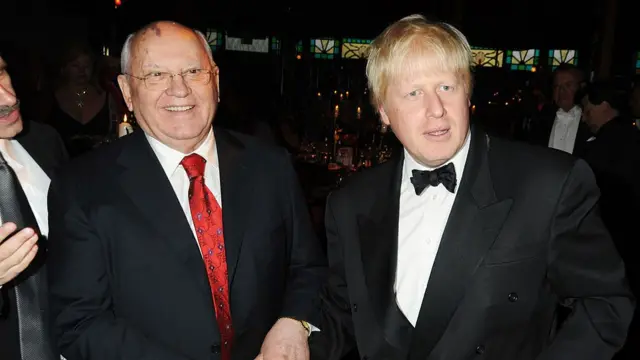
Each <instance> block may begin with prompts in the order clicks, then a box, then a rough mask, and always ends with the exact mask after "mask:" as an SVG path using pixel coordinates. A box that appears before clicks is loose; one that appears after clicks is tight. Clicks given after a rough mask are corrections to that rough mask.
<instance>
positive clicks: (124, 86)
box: [118, 75, 133, 111]
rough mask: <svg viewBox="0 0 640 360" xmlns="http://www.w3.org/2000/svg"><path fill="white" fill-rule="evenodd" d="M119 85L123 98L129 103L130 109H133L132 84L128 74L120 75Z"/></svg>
mask: <svg viewBox="0 0 640 360" xmlns="http://www.w3.org/2000/svg"><path fill="white" fill-rule="evenodd" d="M118 85H119V86H120V90H121V91H122V98H123V99H124V102H125V103H126V104H127V108H128V109H129V111H133V102H132V101H131V85H130V84H129V78H128V77H127V75H118Z"/></svg>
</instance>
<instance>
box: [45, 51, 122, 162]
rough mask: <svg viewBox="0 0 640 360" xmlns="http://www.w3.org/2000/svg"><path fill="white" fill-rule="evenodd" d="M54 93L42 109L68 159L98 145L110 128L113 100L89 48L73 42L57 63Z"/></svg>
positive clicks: (111, 128)
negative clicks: (67, 152) (56, 133)
mask: <svg viewBox="0 0 640 360" xmlns="http://www.w3.org/2000/svg"><path fill="white" fill-rule="evenodd" d="M56 75H57V81H56V83H55V84H54V86H55V87H54V89H53V93H52V94H50V96H49V97H48V98H47V99H46V100H48V101H46V102H45V104H44V105H43V106H46V108H47V109H48V115H47V118H46V122H47V123H48V124H49V125H51V126H53V127H54V128H55V129H56V130H57V131H58V132H59V133H60V135H61V136H62V139H63V140H64V142H65V144H66V146H67V149H68V151H69V154H70V156H71V157H77V156H78V155H82V154H84V153H86V152H88V151H90V150H92V149H93V148H95V147H96V146H97V145H99V144H101V143H102V142H103V141H104V140H105V139H106V138H107V137H108V136H109V135H110V134H111V133H112V132H113V131H115V129H113V126H112V125H113V121H112V120H113V119H112V117H111V115H112V113H114V112H115V108H114V101H112V100H111V96H110V95H109V92H108V91H106V90H105V89H104V88H103V87H102V85H103V84H101V83H100V81H99V80H100V79H99V78H98V66H97V57H96V55H95V54H94V52H93V51H92V50H91V48H90V47H89V46H88V45H85V44H82V43H77V44H76V43H73V44H71V45H69V46H68V47H67V48H66V49H65V50H64V52H63V54H62V57H61V59H60V61H59V71H58V74H56Z"/></svg>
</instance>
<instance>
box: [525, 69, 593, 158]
mask: <svg viewBox="0 0 640 360" xmlns="http://www.w3.org/2000/svg"><path fill="white" fill-rule="evenodd" d="M584 85H585V82H584V75H583V73H582V71H581V70H580V69H578V68H577V67H576V66H574V65H571V64H561V65H560V66H558V67H557V68H556V69H555V70H554V71H553V105H554V106H553V107H552V108H543V109H542V110H541V111H540V113H539V114H537V116H535V117H534V118H532V119H530V120H529V124H528V135H526V137H525V141H527V142H529V143H531V144H535V145H541V146H548V147H550V148H553V149H558V150H561V151H564V152H567V153H569V154H573V155H576V156H580V155H581V154H582V152H583V150H584V148H585V146H586V143H587V140H588V139H589V138H590V137H591V133H590V132H589V129H588V128H587V126H586V125H585V124H584V123H583V122H582V121H581V120H580V119H581V118H582V109H581V108H580V105H579V103H580V99H576V94H577V92H578V91H579V90H580V89H581V88H582V87H584Z"/></svg>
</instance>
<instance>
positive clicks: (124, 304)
mask: <svg viewBox="0 0 640 360" xmlns="http://www.w3.org/2000/svg"><path fill="white" fill-rule="evenodd" d="M214 133H215V141H216V147H217V151H218V160H219V167H220V179H221V191H222V198H223V203H224V208H223V224H224V225H223V226H224V233H225V246H226V256H227V268H228V276H229V284H230V308H231V317H232V322H233V327H234V331H235V337H234V341H233V347H232V359H238V360H240V359H243V360H244V359H253V358H254V357H255V356H257V355H258V353H259V351H260V347H261V345H262V342H263V340H264V338H265V335H266V334H267V332H268V331H269V330H270V328H271V327H272V326H273V324H274V323H275V322H276V320H277V319H278V318H280V317H291V318H295V319H299V320H306V321H308V322H310V323H312V324H315V323H317V320H316V319H315V318H314V317H313V316H314V314H315V313H316V312H317V310H316V309H317V303H316V300H315V299H316V298H317V293H318V290H319V288H320V287H321V285H322V283H323V276H324V274H325V271H326V270H325V267H324V266H325V257H324V255H323V254H322V253H321V250H320V244H319V243H318V241H317V240H316V237H315V234H314V231H313V229H312V227H311V223H310V220H309V217H308V211H307V209H306V204H305V201H304V199H303V197H302V194H301V191H300V188H299V185H298V183H297V180H296V175H295V173H294V170H293V167H292V166H291V163H290V158H289V156H288V154H287V153H286V152H285V151H284V150H281V149H278V148H275V147H270V146H267V145H262V144H260V143H257V142H255V141H254V140H252V139H251V138H249V137H246V136H241V135H239V134H236V133H230V132H225V131H221V130H220V131H218V130H216V131H215V132H214ZM49 206H50V212H49V213H50V216H51V221H50V224H51V235H50V238H51V242H52V246H51V247H50V276H49V284H50V303H51V308H52V313H53V315H54V320H55V328H56V334H57V336H58V344H59V347H60V349H61V350H62V354H63V355H64V356H65V357H66V358H67V360H113V359H136V360H187V359H189V360H203V359H211V360H214V359H219V358H220V351H221V347H220V346H221V345H220V335H219V332H218V326H217V324H216V317H215V309H214V306H213V301H212V297H211V289H210V286H209V282H208V280H207V273H206V270H205V265H204V262H203V259H202V257H201V254H200V251H199V249H198V244H197V241H196V239H195V238H194V236H193V233H192V231H191V229H190V227H189V224H188V221H187V218H186V217H185V214H184V212H183V210H182V208H181V207H180V204H179V201H178V199H177V197H176V195H175V192H174V190H173V188H172V187H171V184H170V182H169V179H168V178H167V176H166V175H165V173H164V171H163V170H162V167H161V165H160V163H159V161H158V159H157V157H156V156H155V154H154V152H153V150H152V149H151V147H150V145H149V143H148V141H147V139H146V137H145V136H144V134H143V132H142V131H138V132H135V133H133V134H132V135H129V136H126V137H124V138H122V139H120V140H119V141H117V142H115V143H113V144H112V145H109V146H106V147H104V148H101V149H98V150H95V151H94V152H92V153H90V154H88V155H87V156H85V157H81V158H79V159H77V160H76V161H74V162H73V163H71V165H70V166H68V167H67V168H65V169H64V170H63V171H62V173H61V175H60V176H59V177H57V178H55V179H54V180H53V182H52V185H51V191H50V192H49ZM301 326H302V325H301Z"/></svg>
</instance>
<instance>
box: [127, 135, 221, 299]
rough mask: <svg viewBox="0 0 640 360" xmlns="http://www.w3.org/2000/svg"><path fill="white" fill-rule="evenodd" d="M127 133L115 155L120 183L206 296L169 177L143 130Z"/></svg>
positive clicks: (191, 238)
mask: <svg viewBox="0 0 640 360" xmlns="http://www.w3.org/2000/svg"><path fill="white" fill-rule="evenodd" d="M129 137H130V138H125V139H122V140H121V141H126V143H125V144H123V148H122V153H121V154H120V157H119V159H118V163H119V164H120V165H121V166H122V168H123V171H122V172H121V173H120V175H119V183H120V186H121V187H122V189H123V190H124V192H125V193H126V194H127V195H128V196H129V198H130V199H131V201H132V202H133V203H134V204H135V206H136V207H137V208H138V210H140V212H141V213H142V214H143V215H144V217H145V218H146V219H147V221H148V222H149V224H150V226H151V227H152V228H153V229H154V231H153V232H151V231H150V233H153V234H159V235H160V236H158V241H163V242H164V243H165V244H166V245H167V247H169V249H170V250H171V251H172V253H173V254H175V259H177V261H179V262H180V263H181V264H182V265H184V266H185V267H186V270H187V274H188V275H189V276H188V277H189V278H190V279H191V280H192V281H194V282H195V285H196V286H197V287H198V289H200V290H201V291H203V292H205V293H206V294H209V296H210V291H209V283H208V280H207V275H206V270H205V267H204V262H203V261H202V256H201V255H200V250H199V249H198V244H197V242H196V240H195V238H194V236H193V232H192V231H191V229H190V227H189V223H188V221H187V219H186V217H185V214H184V212H183V210H182V207H181V206H180V202H179V201H178V198H177V197H176V195H175V192H174V190H173V188H172V187H171V183H170V182H169V179H168V178H167V176H166V174H165V173H164V171H163V170H162V166H161V165H160V162H159V161H158V158H157V157H156V155H155V154H154V153H153V150H152V149H151V146H150V145H149V143H148V141H147V139H146V138H145V136H144V133H143V132H142V131H137V132H134V133H133V134H132V135H129Z"/></svg>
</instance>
